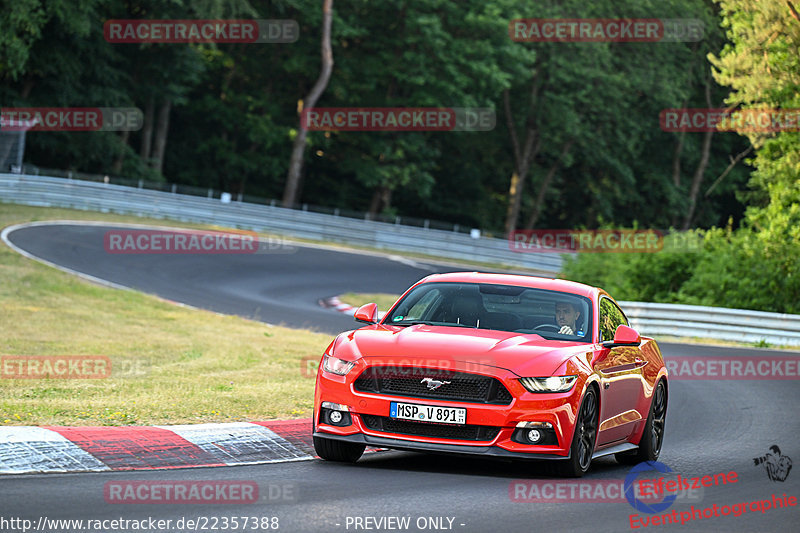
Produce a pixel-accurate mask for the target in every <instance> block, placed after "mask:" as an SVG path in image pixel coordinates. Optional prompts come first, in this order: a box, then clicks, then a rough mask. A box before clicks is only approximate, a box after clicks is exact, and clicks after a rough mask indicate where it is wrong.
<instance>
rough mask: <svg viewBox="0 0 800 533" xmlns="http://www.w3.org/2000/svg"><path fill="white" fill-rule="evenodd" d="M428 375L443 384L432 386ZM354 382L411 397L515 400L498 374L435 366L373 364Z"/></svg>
mask: <svg viewBox="0 0 800 533" xmlns="http://www.w3.org/2000/svg"><path fill="white" fill-rule="evenodd" d="M428 379H430V380H436V381H441V382H443V384H442V385H441V386H440V387H438V388H436V389H435V390H432V389H430V388H429V386H428V382H427V381H428ZM444 382H449V383H444ZM353 386H354V387H355V390H357V391H359V392H375V393H381V394H391V395H393V396H407V397H410V398H431V399H437V400H451V401H457V402H474V403H489V404H497V405H508V404H510V403H511V400H512V397H511V393H510V392H508V389H506V388H505V386H504V385H503V384H502V383H501V382H500V381H499V380H498V379H496V378H492V377H489V376H481V375H479V374H468V373H466V372H454V371H451V370H442V369H435V368H419V367H380V366H373V367H369V368H367V369H366V370H364V372H362V373H361V375H360V376H358V379H356V381H355V383H354V384H353Z"/></svg>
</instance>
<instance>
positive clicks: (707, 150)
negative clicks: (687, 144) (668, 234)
mask: <svg viewBox="0 0 800 533" xmlns="http://www.w3.org/2000/svg"><path fill="white" fill-rule="evenodd" d="M706 104H707V105H708V107H709V109H710V108H711V107H712V105H711V78H710V77H709V78H707V79H706ZM713 137H714V130H709V131H707V132H706V133H705V134H704V135H703V147H702V149H701V153H700V161H699V162H698V163H697V167H696V168H695V169H694V175H693V176H692V186H691V189H690V190H689V207H688V209H687V210H686V217H685V218H684V219H683V225H682V227H681V229H683V230H684V231H686V230H688V229H689V226H690V225H691V223H692V217H694V211H695V207H696V206H697V193H698V192H699V191H700V184H701V183H702V181H703V176H704V175H705V173H706V167H708V159H709V157H710V155H711V139H712V138H713Z"/></svg>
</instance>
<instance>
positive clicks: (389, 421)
mask: <svg viewBox="0 0 800 533" xmlns="http://www.w3.org/2000/svg"><path fill="white" fill-rule="evenodd" d="M361 420H363V421H364V425H365V426H367V428H369V429H372V430H374V431H385V432H387V433H398V434H401V435H413V436H415V437H434V438H440V439H453V440H473V441H491V440H494V438H495V437H497V434H498V433H500V428H499V427H492V426H451V425H446V424H431V423H427V422H413V421H410V420H396V419H394V418H389V417H388V416H376V415H361Z"/></svg>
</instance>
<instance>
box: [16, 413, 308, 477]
mask: <svg viewBox="0 0 800 533" xmlns="http://www.w3.org/2000/svg"><path fill="white" fill-rule="evenodd" d="M315 457H316V455H315V454H314V446H313V443H312V438H311V419H310V418H303V419H295V420H273V421H269V422H252V423H251V422H231V423H223V424H194V425H174V426H103V427H66V426H41V427H39V426H6V427H0V474H27V473H55V472H103V471H118V470H154V469H165V468H187V467H204V466H205V467H208V466H234V465H254V464H265V463H281V462H287V461H304V460H309V459H314V458H315Z"/></svg>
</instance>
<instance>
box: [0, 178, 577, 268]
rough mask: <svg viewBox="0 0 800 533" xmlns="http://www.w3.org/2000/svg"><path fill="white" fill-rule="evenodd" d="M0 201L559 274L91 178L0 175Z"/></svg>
mask: <svg viewBox="0 0 800 533" xmlns="http://www.w3.org/2000/svg"><path fill="white" fill-rule="evenodd" d="M0 201H4V202H13V203H19V204H25V205H34V206H44V207H69V208H74V209H83V210H89V211H102V212H113V213H119V214H129V215H137V216H147V217H153V218H168V219H173V220H179V221H183V222H195V223H200V224H214V225H218V226H226V227H231V228H238V229H247V230H252V231H261V232H274V233H279V234H282V235H287V236H291V237H297V238H305V239H313V240H320V241H325V242H338V243H343V244H351V245H356V246H366V247H370V248H377V249H384V250H396V251H399V252H412V253H420V254H425V255H430V256H434V257H445V258H450V259H462V260H469V261H478V262H483V263H490V264H498V265H506V266H510V267H523V268H528V269H532V270H534V271H536V272H538V273H541V274H545V275H551V276H553V275H555V274H557V273H558V272H559V270H560V269H561V262H562V260H561V256H560V255H558V254H530V253H517V252H512V251H511V250H510V249H509V247H508V241H507V240H505V239H494V238H488V237H479V238H473V237H471V236H470V235H468V234H464V233H459V232H450V231H443V230H438V229H433V228H420V227H415V226H404V225H401V224H391V223H386V222H378V221H373V220H360V219H353V218H347V217H343V216H336V215H329V214H323V213H313V212H307V211H299V210H294V209H285V208H282V207H278V206H270V205H260V204H252V203H247V202H240V201H235V200H234V201H230V202H227V203H226V202H223V201H221V200H220V199H217V198H205V197H200V196H190V195H184V194H177V193H172V192H165V191H155V190H147V189H140V188H137V187H129V186H124V185H114V184H110V183H97V182H92V181H83V180H73V179H64V178H53V177H46V176H31V175H25V174H0Z"/></svg>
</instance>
